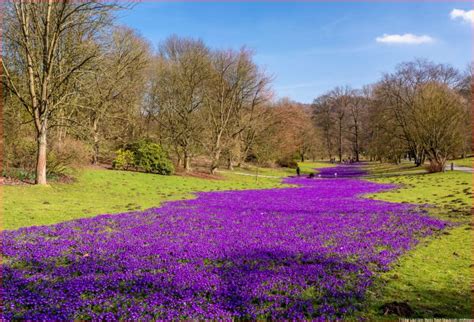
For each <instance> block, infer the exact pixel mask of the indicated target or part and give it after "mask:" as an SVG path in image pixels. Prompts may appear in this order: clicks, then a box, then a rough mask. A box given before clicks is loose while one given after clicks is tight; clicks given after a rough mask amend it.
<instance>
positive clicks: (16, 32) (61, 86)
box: [2, 0, 117, 184]
mask: <svg viewBox="0 0 474 322" xmlns="http://www.w3.org/2000/svg"><path fill="white" fill-rule="evenodd" d="M115 8H117V6H116V5H115V4H107V3H103V2H96V1H88V2H74V1H61V2H55V1H52V0H48V1H44V2H30V1H10V2H8V3H7V4H6V5H5V13H4V26H5V28H4V30H3V37H4V43H5V53H6V55H4V57H3V59H2V65H3V70H4V75H3V77H2V82H3V84H4V86H6V87H7V88H8V90H9V91H10V92H11V93H13V94H14V95H15V97H16V99H18V100H19V102H21V105H22V106H23V107H24V108H25V109H26V111H27V112H28V114H29V115H30V116H31V120H32V121H33V124H34V127H35V130H36V141H37V157H36V160H37V161H36V180H35V182H36V183H37V184H46V156H47V134H48V126H49V121H50V120H51V119H52V118H53V117H54V115H55V113H56V112H57V111H58V109H59V107H60V106H61V105H63V104H66V102H67V101H68V100H69V99H70V98H71V97H72V96H74V95H75V92H74V91H73V90H71V87H70V86H68V83H69V82H71V81H72V79H73V78H74V77H75V76H76V75H77V74H78V73H79V72H80V71H81V70H82V69H84V68H86V67H87V66H88V64H89V63H90V62H91V61H92V59H93V58H95V57H96V55H97V51H96V47H95V46H94V45H93V40H94V38H95V37H96V35H97V33H98V32H99V30H100V28H101V27H103V26H104V25H105V24H107V23H108V22H109V17H110V12H111V10H114V9H115ZM66 35H76V36H77V37H76V38H75V41H70V42H68V47H67V48H62V47H61V45H62V42H63V40H64V39H65V37H66ZM69 39H74V38H72V37H70V38H69ZM60 48H61V50H60Z"/></svg>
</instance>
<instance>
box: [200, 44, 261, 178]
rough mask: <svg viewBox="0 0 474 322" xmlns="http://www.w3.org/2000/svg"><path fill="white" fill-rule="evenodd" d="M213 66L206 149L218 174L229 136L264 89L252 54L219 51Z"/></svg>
mask: <svg viewBox="0 0 474 322" xmlns="http://www.w3.org/2000/svg"><path fill="white" fill-rule="evenodd" d="M212 66H213V74H212V85H211V87H210V90H209V91H208V92H206V98H205V103H206V107H205V110H204V111H205V113H204V114H203V116H204V118H205V120H208V121H209V124H208V127H209V130H208V132H207V133H208V134H207V140H206V143H205V145H206V147H207V150H208V152H209V154H210V156H211V166H210V172H211V173H214V172H215V171H216V169H217V168H218V165H219V160H220V157H221V152H222V149H223V147H224V136H225V134H226V133H227V132H228V131H229V129H230V126H231V125H232V122H233V120H234V119H235V117H236V116H237V115H238V114H239V111H240V110H241V109H242V108H243V107H244V106H245V105H246V102H247V101H248V100H255V99H257V98H258V97H259V94H257V95H256V93H259V92H261V88H263V87H262V85H260V84H263V83H261V80H259V78H258V77H255V75H257V74H258V73H256V68H257V67H256V65H255V64H254V63H253V62H252V59H251V53H250V52H249V51H248V50H245V49H242V50H240V51H239V52H234V51H232V50H227V51H216V52H214V53H213V57H212ZM265 86H266V85H265Z"/></svg>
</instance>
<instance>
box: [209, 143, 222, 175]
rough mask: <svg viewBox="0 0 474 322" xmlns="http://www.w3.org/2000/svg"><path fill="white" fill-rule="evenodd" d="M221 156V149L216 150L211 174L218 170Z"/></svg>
mask: <svg viewBox="0 0 474 322" xmlns="http://www.w3.org/2000/svg"><path fill="white" fill-rule="evenodd" d="M220 156H221V150H220V149H218V150H217V151H216V152H214V155H213V157H212V161H211V171H210V172H211V174H215V173H216V171H217V168H218V167H219V159H220Z"/></svg>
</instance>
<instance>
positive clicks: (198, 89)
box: [152, 36, 211, 171]
mask: <svg viewBox="0 0 474 322" xmlns="http://www.w3.org/2000/svg"><path fill="white" fill-rule="evenodd" d="M158 60H159V62H158V68H157V70H156V75H154V77H156V81H155V83H154V85H153V93H154V94H153V97H154V100H153V102H152V104H153V109H154V110H155V111H156V115H158V119H159V120H160V123H161V126H162V128H163V129H164V130H165V131H166V132H167V133H168V139H169V140H170V141H171V144H172V145H173V146H174V147H175V152H176V154H177V155H178V161H180V159H181V154H182V156H183V167H184V169H185V170H186V171H188V170H190V168H191V157H192V155H193V153H195V152H196V149H197V147H198V146H199V144H200V141H201V132H202V131H203V125H204V123H203V122H202V121H201V120H200V118H199V113H201V109H202V107H203V101H204V97H205V93H206V91H207V90H208V87H209V82H210V73H211V72H210V69H211V62H210V53H209V49H208V48H207V47H206V46H205V45H204V43H203V42H202V41H200V40H193V39H186V38H178V37H176V36H172V37H170V38H168V39H167V40H166V41H165V42H164V43H162V44H161V45H160V56H159V58H158Z"/></svg>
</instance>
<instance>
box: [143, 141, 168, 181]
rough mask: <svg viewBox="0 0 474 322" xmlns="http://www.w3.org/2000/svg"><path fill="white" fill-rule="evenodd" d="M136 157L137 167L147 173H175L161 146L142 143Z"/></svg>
mask: <svg viewBox="0 0 474 322" xmlns="http://www.w3.org/2000/svg"><path fill="white" fill-rule="evenodd" d="M134 155H135V165H136V166H137V167H139V168H141V169H143V171H145V172H151V173H157V174H163V175H170V174H172V173H173V171H174V167H173V163H172V162H171V160H170V159H169V158H168V155H167V154H166V153H165V151H164V150H163V149H162V148H161V146H160V145H159V144H156V143H151V142H145V141H142V142H140V143H139V144H138V147H137V149H136V151H134Z"/></svg>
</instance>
